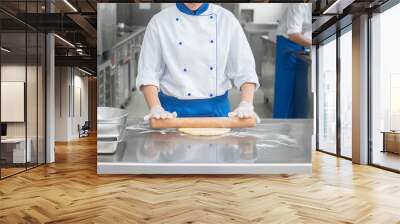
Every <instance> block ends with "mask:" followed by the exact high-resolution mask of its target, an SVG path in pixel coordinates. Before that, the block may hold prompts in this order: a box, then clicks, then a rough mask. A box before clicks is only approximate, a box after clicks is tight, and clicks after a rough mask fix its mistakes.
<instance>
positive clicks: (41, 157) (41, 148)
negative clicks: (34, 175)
mask: <svg viewBox="0 0 400 224" xmlns="http://www.w3.org/2000/svg"><path fill="white" fill-rule="evenodd" d="M38 38H39V41H38V44H39V45H38V163H39V164H43V163H45V158H46V157H45V156H46V155H45V154H46V151H45V140H46V139H45V124H46V123H45V122H46V117H45V115H46V112H45V111H46V108H45V99H46V96H45V93H46V91H45V87H46V84H45V82H46V79H45V77H46V76H45V75H46V74H45V60H46V51H45V44H46V36H45V35H44V34H41V33H39V36H38Z"/></svg>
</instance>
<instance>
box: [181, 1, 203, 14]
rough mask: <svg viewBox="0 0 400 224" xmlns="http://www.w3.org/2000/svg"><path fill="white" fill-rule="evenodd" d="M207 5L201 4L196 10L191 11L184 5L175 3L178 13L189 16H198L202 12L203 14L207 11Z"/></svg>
mask: <svg viewBox="0 0 400 224" xmlns="http://www.w3.org/2000/svg"><path fill="white" fill-rule="evenodd" d="M208 5H209V4H208V3H203V4H202V5H201V6H200V7H199V8H198V9H197V10H195V11H193V10H191V9H189V8H188V7H187V6H186V5H185V3H176V7H177V8H178V9H179V11H181V12H183V13H185V14H188V15H191V16H198V15H201V14H202V13H203V12H205V11H206V10H207V9H208Z"/></svg>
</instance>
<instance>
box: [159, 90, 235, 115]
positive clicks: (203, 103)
mask: <svg viewBox="0 0 400 224" xmlns="http://www.w3.org/2000/svg"><path fill="white" fill-rule="evenodd" d="M158 97H159V98H160V102H161V106H162V107H163V108H164V110H166V111H169V112H176V113H177V114H178V117H227V116H228V113H229V112H230V110H231V108H230V104H229V100H228V91H226V92H225V94H224V95H221V96H217V97H213V98H210V99H194V100H180V99H178V98H175V97H172V96H167V95H165V94H164V93H162V92H159V93H158Z"/></svg>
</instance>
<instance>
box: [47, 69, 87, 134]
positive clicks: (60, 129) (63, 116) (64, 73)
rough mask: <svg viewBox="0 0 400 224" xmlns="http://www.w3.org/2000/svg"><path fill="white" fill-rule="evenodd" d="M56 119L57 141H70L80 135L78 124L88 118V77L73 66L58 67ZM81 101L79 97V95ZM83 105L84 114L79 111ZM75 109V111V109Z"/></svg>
mask: <svg viewBox="0 0 400 224" xmlns="http://www.w3.org/2000/svg"><path fill="white" fill-rule="evenodd" d="M55 85H56V93H55V120H56V122H55V123H56V133H55V140H56V141H70V140H73V139H77V138H78V137H79V133H78V125H83V124H84V122H85V121H87V120H88V78H87V77H86V76H83V73H81V72H80V71H79V70H77V69H75V68H71V67H56V83H55ZM79 90H80V95H81V97H80V99H81V102H80V103H79V102H78V101H77V100H79V98H78V97H77V96H78V95H79V93H78V91H79ZM79 104H80V105H81V110H82V114H81V113H80V112H79V106H77V105H79ZM74 110H75V111H74Z"/></svg>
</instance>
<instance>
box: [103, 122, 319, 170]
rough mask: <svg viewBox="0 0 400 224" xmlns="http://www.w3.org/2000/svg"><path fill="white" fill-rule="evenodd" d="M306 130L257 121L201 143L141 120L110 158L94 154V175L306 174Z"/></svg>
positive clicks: (304, 125) (307, 126)
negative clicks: (96, 172) (95, 167)
mask: <svg viewBox="0 0 400 224" xmlns="http://www.w3.org/2000/svg"><path fill="white" fill-rule="evenodd" d="M312 128H313V124H312V119H304V120H294V119H293V120H276V119H263V120H262V122H261V123H260V124H258V125H257V127H255V128H248V129H233V130H232V132H231V133H228V134H225V135H223V136H212V137H202V136H191V135H186V134H182V133H179V132H177V131H176V129H164V130H153V129H150V128H149V126H148V124H145V123H144V122H143V121H142V119H135V120H129V121H128V127H127V130H126V132H125V136H124V138H123V140H122V141H120V142H119V143H118V145H117V149H116V150H115V152H114V153H113V154H98V159H97V162H98V164H97V170H98V173H99V174H293V173H310V172H311V135H312ZM98 144H99V147H103V148H104V146H105V144H104V143H103V142H101V141H99V143H98ZM108 145H112V144H108ZM109 151H113V150H109Z"/></svg>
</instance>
